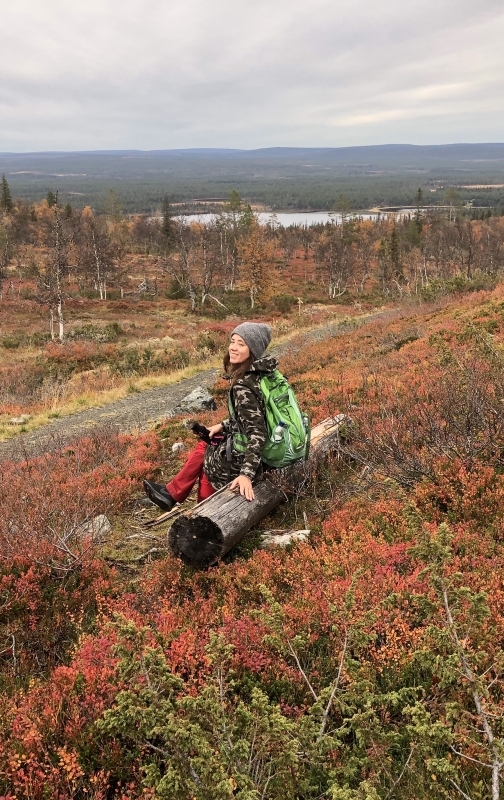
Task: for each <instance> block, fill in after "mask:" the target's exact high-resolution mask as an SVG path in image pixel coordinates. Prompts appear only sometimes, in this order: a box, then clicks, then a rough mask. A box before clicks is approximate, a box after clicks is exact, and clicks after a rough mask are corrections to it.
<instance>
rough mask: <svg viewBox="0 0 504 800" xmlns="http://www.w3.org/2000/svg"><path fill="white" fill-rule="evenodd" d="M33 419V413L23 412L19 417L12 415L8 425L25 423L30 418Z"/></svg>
mask: <svg viewBox="0 0 504 800" xmlns="http://www.w3.org/2000/svg"><path fill="white" fill-rule="evenodd" d="M29 419H31V414H21V416H19V417H12V418H11V419H10V420H9V421H8V423H7V424H8V425H24V424H25V423H26V422H28V420H29Z"/></svg>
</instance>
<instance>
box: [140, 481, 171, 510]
mask: <svg viewBox="0 0 504 800" xmlns="http://www.w3.org/2000/svg"><path fill="white" fill-rule="evenodd" d="M143 486H144V489H145V494H146V495H147V497H148V498H149V500H152V502H153V503H155V504H156V505H157V506H159V508H161V509H162V510H163V511H171V510H172V508H173V506H174V505H175V503H176V502H177V501H176V500H174V499H173V497H172V496H171V494H169V493H168V492H167V491H166V486H162V485H161V484H160V483H154V482H153V481H144V482H143Z"/></svg>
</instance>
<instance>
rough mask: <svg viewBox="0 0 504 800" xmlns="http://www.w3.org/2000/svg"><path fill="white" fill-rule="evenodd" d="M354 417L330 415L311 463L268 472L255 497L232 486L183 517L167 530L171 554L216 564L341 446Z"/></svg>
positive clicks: (314, 442) (314, 437)
mask: <svg viewBox="0 0 504 800" xmlns="http://www.w3.org/2000/svg"><path fill="white" fill-rule="evenodd" d="M350 425H351V420H350V419H349V418H348V417H347V416H345V415H344V414H339V415H338V416H336V417H329V418H328V419H325V420H323V422H320V423H319V424H318V425H315V427H314V428H312V431H311V445H310V456H309V459H308V461H300V462H296V463H295V464H293V465H292V466H290V467H287V468H285V469H283V470H278V471H276V472H272V473H265V475H264V476H263V479H262V480H261V481H259V482H258V483H257V484H255V485H254V494H255V499H254V500H252V501H250V500H246V499H245V498H244V497H242V496H241V495H240V494H235V493H234V492H232V491H230V490H229V489H228V488H227V487H226V488H224V489H221V490H220V491H219V492H218V493H216V494H215V495H212V496H211V497H209V498H208V499H207V500H204V501H203V502H201V503H199V504H198V506H197V507H196V508H193V509H192V510H190V511H187V512H185V513H184V514H181V515H179V517H178V518H177V519H176V520H175V521H174V522H173V524H172V526H171V528H170V530H169V532H168V544H169V547H170V550H171V552H172V553H173V554H174V555H175V556H178V557H179V558H180V559H182V561H183V562H184V563H185V564H187V565H188V566H192V567H208V566H211V565H212V564H215V563H217V562H218V561H219V560H220V559H221V558H222V557H223V556H224V555H225V554H226V553H227V552H228V551H229V550H230V549H231V548H232V547H233V546H234V545H235V544H237V543H238V542H239V541H240V539H242V538H243V536H244V535H245V534H246V533H247V531H248V530H250V528H252V527H253V526H254V525H255V524H256V523H258V522H260V520H262V519H263V518H264V517H265V516H267V514H269V513H270V511H272V510H273V509H274V508H276V507H277V506H278V505H280V503H281V502H282V501H284V500H286V499H287V497H288V494H289V493H290V491H292V489H293V488H294V487H295V486H296V485H299V484H300V483H301V482H302V480H303V478H304V477H305V476H306V475H307V474H309V469H308V468H309V467H310V466H311V465H313V463H314V462H315V461H318V460H320V459H321V458H323V457H324V456H325V455H327V454H329V453H330V452H332V451H335V450H337V449H338V445H339V442H340V439H341V437H342V436H343V435H345V433H346V431H347V430H348V428H349V426H350Z"/></svg>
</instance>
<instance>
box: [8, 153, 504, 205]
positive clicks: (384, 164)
mask: <svg viewBox="0 0 504 800" xmlns="http://www.w3.org/2000/svg"><path fill="white" fill-rule="evenodd" d="M0 173H5V175H6V177H7V180H8V181H9V185H10V187H11V190H12V193H13V195H14V196H15V197H21V198H23V199H25V200H34V201H35V200H39V199H41V198H43V197H44V196H45V194H46V193H47V191H48V189H51V190H52V191H56V190H58V191H59V193H60V197H61V199H62V200H64V201H65V202H68V201H70V202H71V203H73V204H75V205H83V204H86V203H89V204H91V205H93V206H94V207H95V208H97V209H100V207H102V206H103V205H104V204H105V203H106V194H107V192H108V191H109V190H110V189H113V190H114V191H115V192H116V193H117V195H118V196H119V199H120V201H121V203H122V204H123V207H124V208H125V210H126V211H130V212H133V211H147V212H149V211H152V210H154V209H156V208H159V205H160V203H161V200H162V197H163V196H164V194H168V195H169V197H170V198H171V199H172V200H173V201H177V202H190V201H191V200H193V199H194V198H204V197H212V198H222V199H225V198H227V197H228V196H229V193H230V192H231V191H232V190H233V189H236V190H237V191H239V192H240V194H241V195H242V196H243V197H244V198H245V199H246V200H247V201H249V202H255V203H263V204H265V205H267V206H270V207H272V208H275V209H277V210H288V209H293V210H295V209H327V208H331V207H332V205H334V202H335V201H336V199H337V197H338V196H339V195H340V194H341V193H344V194H345V195H346V196H348V198H349V200H350V201H351V202H352V203H353V204H354V206H355V207H356V208H365V207H369V206H371V205H394V204H409V203H411V202H412V200H413V197H414V194H415V192H416V190H417V189H418V187H419V186H420V187H422V189H423V190H424V192H425V195H426V198H424V199H428V200H431V201H432V202H435V203H437V202H439V198H440V197H441V194H440V193H443V192H444V191H445V190H446V187H447V186H455V187H458V186H469V187H472V186H481V185H483V186H487V185H490V186H492V185H494V184H502V183H504V143H482V144H470V143H468V144H464V143H460V144H447V145H410V144H386V145H370V146H362V147H334V148H328V147H324V148H321V147H269V148H261V149H258V150H234V149H217V148H192V149H174V150H152V151H142V150H116V151H114V150H103V151H90V152H61V151H59V152H44V153H1V154H0ZM460 192H461V196H462V199H463V200H464V201H468V200H472V201H473V202H474V203H475V204H476V205H498V204H504V194H503V192H502V190H501V189H493V188H489V189H488V188H485V189H477V190H472V189H471V188H468V189H466V188H464V189H460ZM430 195H433V196H432V197H430Z"/></svg>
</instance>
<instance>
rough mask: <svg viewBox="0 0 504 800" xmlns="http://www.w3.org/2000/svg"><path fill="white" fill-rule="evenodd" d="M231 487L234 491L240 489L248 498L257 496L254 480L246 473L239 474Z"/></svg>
mask: <svg viewBox="0 0 504 800" xmlns="http://www.w3.org/2000/svg"><path fill="white" fill-rule="evenodd" d="M229 488H230V489H231V491H232V492H236V491H239V492H240V494H241V495H242V497H245V498H246V499H247V500H253V499H254V497H255V495H254V489H253V487H252V481H251V480H250V478H247V476H246V475H238V477H237V478H235V479H234V481H233V483H232V484H231V486H230V487H229Z"/></svg>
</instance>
